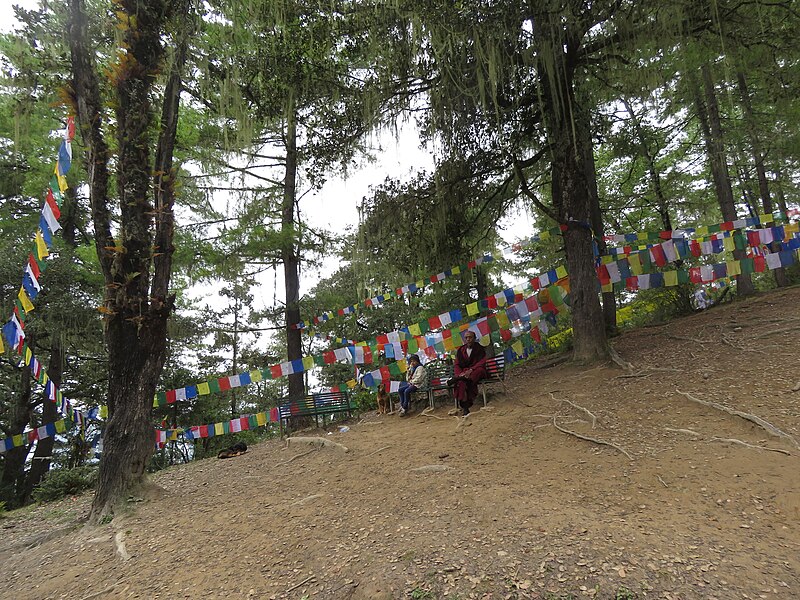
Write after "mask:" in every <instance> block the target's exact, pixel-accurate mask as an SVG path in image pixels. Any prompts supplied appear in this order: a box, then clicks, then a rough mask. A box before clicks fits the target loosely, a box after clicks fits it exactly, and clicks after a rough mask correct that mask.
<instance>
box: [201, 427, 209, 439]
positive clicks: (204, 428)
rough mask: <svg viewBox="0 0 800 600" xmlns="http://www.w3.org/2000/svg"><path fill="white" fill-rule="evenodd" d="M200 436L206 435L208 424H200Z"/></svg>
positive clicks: (204, 436)
mask: <svg viewBox="0 0 800 600" xmlns="http://www.w3.org/2000/svg"><path fill="white" fill-rule="evenodd" d="M200 437H201V438H207V437H208V425H200Z"/></svg>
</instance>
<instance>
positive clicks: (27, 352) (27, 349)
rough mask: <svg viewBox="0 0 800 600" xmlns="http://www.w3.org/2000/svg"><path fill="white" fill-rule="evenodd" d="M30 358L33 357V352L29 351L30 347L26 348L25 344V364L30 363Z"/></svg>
mask: <svg viewBox="0 0 800 600" xmlns="http://www.w3.org/2000/svg"><path fill="white" fill-rule="evenodd" d="M32 358H33V352H31V349H30V348H28V347H27V346H25V364H26V365H29V364H31V359H32Z"/></svg>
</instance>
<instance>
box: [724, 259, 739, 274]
mask: <svg viewBox="0 0 800 600" xmlns="http://www.w3.org/2000/svg"><path fill="white" fill-rule="evenodd" d="M725 265H726V266H727V267H728V277H735V276H736V275H741V274H742V263H740V262H739V261H738V260H726V261H725Z"/></svg>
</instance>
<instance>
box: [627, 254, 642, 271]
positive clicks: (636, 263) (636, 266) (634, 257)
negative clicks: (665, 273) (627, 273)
mask: <svg viewBox="0 0 800 600" xmlns="http://www.w3.org/2000/svg"><path fill="white" fill-rule="evenodd" d="M628 264H629V265H630V266H631V273H633V274H634V275H641V274H642V261H641V260H639V255H638V254H631V255H630V256H629V257H628Z"/></svg>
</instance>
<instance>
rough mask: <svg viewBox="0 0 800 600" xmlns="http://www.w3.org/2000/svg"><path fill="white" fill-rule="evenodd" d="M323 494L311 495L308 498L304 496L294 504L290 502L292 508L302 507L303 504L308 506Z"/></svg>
mask: <svg viewBox="0 0 800 600" xmlns="http://www.w3.org/2000/svg"><path fill="white" fill-rule="evenodd" d="M322 497H323V494H311V495H310V496H306V497H305V498H301V499H300V500H297V501H296V502H292V506H303V505H304V504H308V503H309V502H312V501H313V500H316V499H317V498H322Z"/></svg>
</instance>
